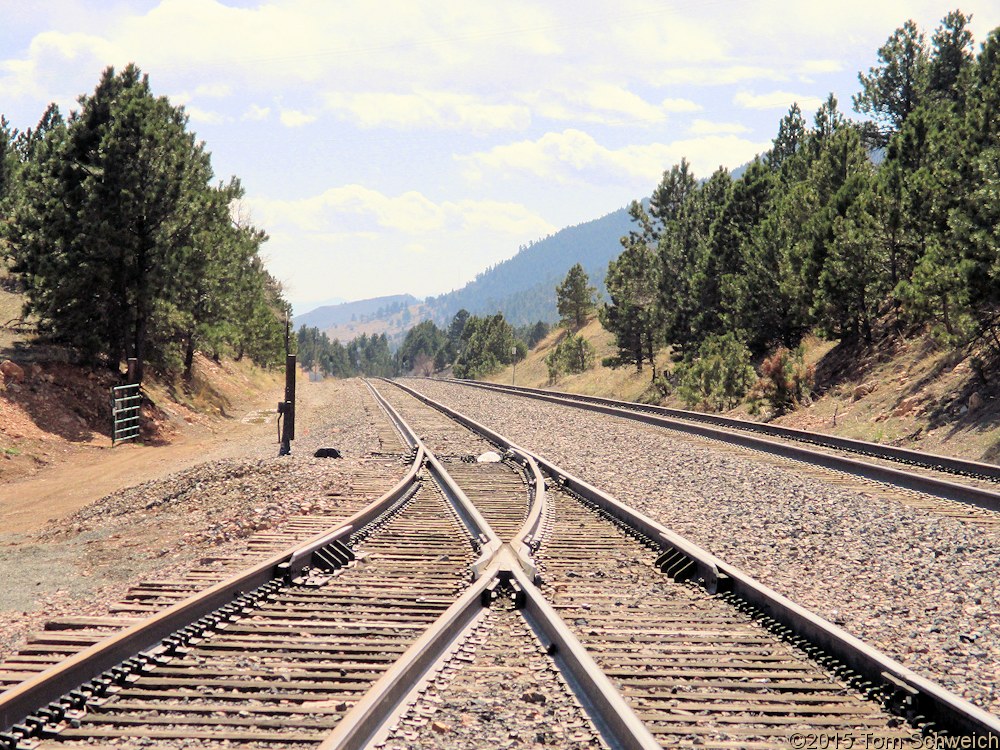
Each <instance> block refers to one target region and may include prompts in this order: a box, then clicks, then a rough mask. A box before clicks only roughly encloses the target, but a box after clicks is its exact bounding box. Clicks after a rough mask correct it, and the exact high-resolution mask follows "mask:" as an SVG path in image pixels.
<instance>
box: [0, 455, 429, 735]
mask: <svg viewBox="0 0 1000 750" xmlns="http://www.w3.org/2000/svg"><path fill="white" fill-rule="evenodd" d="M423 460H424V452H423V450H422V449H418V450H417V451H416V452H415V454H414V458H413V463H412V465H411V467H410V469H409V470H408V471H407V473H406V475H405V476H404V477H403V479H401V480H400V481H399V482H398V483H397V484H396V486H395V487H393V488H392V489H391V490H389V492H387V493H385V494H384V495H382V496H381V497H380V498H378V499H377V500H375V501H374V502H372V503H371V504H369V505H368V506H366V507H365V508H363V509H361V510H360V511H358V512H357V513H355V514H354V515H352V516H351V517H350V518H347V519H346V520H344V521H341V522H340V523H338V524H336V525H335V526H334V527H331V529H330V530H328V531H324V532H320V533H319V534H317V535H315V536H314V537H313V538H311V539H309V540H307V541H305V542H303V543H302V544H298V545H295V546H294V547H292V548H290V549H287V550H285V551H283V552H280V553H278V554H276V555H273V556H271V557H269V558H267V559H266V560H264V561H262V562H259V563H257V564H256V565H254V566H252V567H251V568H249V569H247V570H245V571H243V572H242V573H239V574H237V575H236V576H233V577H231V578H229V579H227V580H225V581H222V582H220V583H217V584H215V585H213V586H211V587H209V588H207V589H205V590H204V591H202V592H200V593H198V594H194V595H192V596H189V597H187V598H186V599H184V600H182V601H180V602H178V603H177V604H174V605H172V606H170V607H168V608H167V609H165V610H164V611H163V612H160V613H158V614H156V615H154V616H152V617H149V618H146V619H145V620H143V621H142V622H141V623H137V624H136V625H133V626H131V627H129V628H127V629H126V630H124V631H122V632H121V633H117V634H115V635H112V636H109V637H108V638H105V639H103V640H101V641H99V642H98V643H96V644H94V645H93V646H90V647H88V648H86V649H84V650H83V651H81V652H79V653H77V654H74V655H73V656H72V657H70V658H68V659H66V660H64V661H62V662H60V663H59V664H57V665H55V666H53V667H50V668H49V669H46V670H44V671H43V672H40V673H39V674H38V675H37V676H35V677H32V678H31V679H28V680H25V681H24V682H22V683H20V684H19V685H17V686H15V687H14V688H11V689H9V690H7V691H4V692H3V693H0V731H9V730H10V729H11V728H12V727H14V726H15V725H17V724H18V722H21V721H23V720H24V719H25V718H26V717H28V716H29V715H30V714H31V713H33V712H34V711H37V710H39V709H41V708H44V707H45V706H46V705H47V704H49V703H51V702H53V701H56V700H57V699H59V698H61V697H62V696H64V695H66V694H67V693H69V692H70V691H73V690H76V689H77V688H79V687H80V686H82V685H84V684H85V683H87V682H88V681H89V680H93V679H94V678H97V677H99V676H100V675H101V674H103V673H104V672H106V671H107V670H109V669H112V668H113V667H116V666H118V665H119V664H121V663H123V662H125V661H126V660H128V659H131V658H133V657H135V656H137V655H139V654H141V653H142V652H144V651H145V650H147V649H150V648H153V647H155V646H156V645H158V644H159V643H160V642H161V641H162V640H163V639H164V638H167V637H168V636H170V635H171V634H173V633H175V632H177V631H178V630H181V629H182V628H184V627H186V626H188V625H190V624H192V623H195V622H197V621H198V620H199V619H200V618H202V617H204V616H206V615H209V614H211V613H212V612H214V611H216V610H218V609H220V608H222V607H224V606H226V605H227V604H229V603H231V602H233V600H234V599H235V598H236V597H238V596H240V595H241V594H244V593H247V592H250V591H253V590H255V589H258V588H260V587H261V586H263V585H265V584H266V583H268V582H270V581H272V580H275V579H278V578H284V577H286V576H289V575H294V574H295V573H297V572H299V571H300V570H301V569H302V568H303V567H305V565H306V564H307V563H308V561H309V559H310V558H311V557H312V554H313V553H314V552H316V551H318V550H321V549H322V548H323V547H325V546H326V545H328V544H330V543H331V542H333V541H336V540H339V539H341V538H343V537H345V536H347V535H348V534H350V533H352V532H355V531H357V530H359V529H361V528H363V527H364V526H366V525H368V524H370V523H371V522H372V521H374V520H375V519H377V518H378V517H379V516H380V515H381V514H382V513H384V512H385V511H386V510H387V509H388V508H390V507H391V506H392V505H394V504H395V503H396V502H397V501H399V500H400V499H402V498H403V497H405V496H406V495H407V494H408V493H409V492H411V491H413V490H414V489H415V487H416V485H417V483H418V482H419V481H420V477H419V468H420V466H421V464H422V462H423Z"/></svg>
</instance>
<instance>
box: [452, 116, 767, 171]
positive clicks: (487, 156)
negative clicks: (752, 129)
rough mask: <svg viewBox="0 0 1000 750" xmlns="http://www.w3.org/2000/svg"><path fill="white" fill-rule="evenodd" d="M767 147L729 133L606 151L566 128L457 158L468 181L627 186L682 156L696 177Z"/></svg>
mask: <svg viewBox="0 0 1000 750" xmlns="http://www.w3.org/2000/svg"><path fill="white" fill-rule="evenodd" d="M768 147H770V142H754V141H750V140H747V139H745V138H739V137H737V136H736V135H732V134H729V135H705V136H702V137H699V138H687V139H681V140H675V141H672V142H670V143H650V144H637V145H629V146H624V147H622V148H617V149H611V148H607V147H605V146H602V145H601V144H600V143H598V142H597V141H596V140H595V139H594V138H593V137H592V136H590V135H589V134H587V133H585V132H583V131H580V130H575V129H568V130H564V131H562V132H561V133H554V132H550V133H546V134H545V135H543V136H542V137H541V138H539V139H537V140H534V141H529V140H525V141H519V142H517V143H511V144H506V145H503V146H497V147H495V148H493V149H491V150H489V151H483V152H479V153H475V154H470V155H467V156H461V157H458V159H459V161H460V162H461V163H462V164H463V165H464V166H465V169H466V176H467V177H468V178H469V179H472V180H482V179H484V178H485V177H486V176H487V175H489V176H495V175H500V176H507V177H510V176H514V175H515V174H517V173H527V174H532V175H535V176H537V177H539V178H542V179H546V180H553V181H556V182H560V183H568V182H575V181H580V180H615V181H619V182H624V183H632V182H635V181H636V180H642V181H645V182H648V181H655V180H656V179H658V178H659V176H660V175H661V174H662V172H663V170H664V169H665V168H667V167H669V166H670V165H671V164H675V163H677V162H679V161H680V160H681V159H682V158H686V159H687V160H688V161H689V162H690V163H691V165H692V166H693V167H694V169H695V171H696V172H697V173H699V174H710V173H711V172H712V171H714V170H715V169H716V168H717V167H718V166H720V165H722V166H725V167H727V168H735V167H737V166H739V165H741V164H743V163H745V162H747V161H749V160H750V159H752V158H753V157H754V156H755V155H756V154H758V153H761V152H763V151H764V150H766V149H767V148H768Z"/></svg>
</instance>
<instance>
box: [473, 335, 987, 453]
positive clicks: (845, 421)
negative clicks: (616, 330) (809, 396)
mask: <svg viewBox="0 0 1000 750" xmlns="http://www.w3.org/2000/svg"><path fill="white" fill-rule="evenodd" d="M581 333H582V334H583V336H584V337H586V338H587V339H588V340H589V341H590V342H591V343H592V344H593V345H594V348H595V349H596V351H597V361H598V365H597V366H596V367H595V368H594V369H592V370H589V371H587V372H585V373H581V374H579V375H566V376H563V377H562V378H560V379H559V381H558V382H556V383H555V384H549V382H548V370H547V368H546V366H545V361H544V360H545V357H546V356H547V355H548V353H549V352H550V351H551V349H552V348H553V347H554V346H555V345H556V343H557V342H558V340H559V338H560V337H561V336H562V335H564V331H563V330H562V329H557V330H555V331H553V332H552V333H551V334H549V336H548V337H547V338H546V339H544V340H543V341H542V342H541V343H540V344H539V345H538V346H537V347H536V348H535V349H534V350H532V351H531V352H530V353H529V354H528V357H527V359H526V360H525V361H524V362H521V363H519V364H518V365H517V370H516V382H517V384H518V385H525V386H532V387H538V388H546V387H551V388H555V389H557V390H563V391H570V392H574V393H583V394H593V395H601V396H609V397H612V398H620V399H626V400H636V399H637V398H639V396H641V395H642V394H643V392H644V391H646V389H647V387H648V386H649V382H650V372H649V369H648V368H646V369H644V371H643V372H642V373H641V374H639V373H636V372H635V369H634V368H621V369H618V370H611V369H608V368H605V367H602V366H601V365H600V361H601V359H602V358H603V357H606V356H609V355H611V354H613V353H614V343H613V339H612V337H611V334H609V333H608V332H607V331H605V330H604V329H603V328H602V327H601V325H600V324H599V323H598V322H597V321H596V320H592V321H591V322H590V323H589V324H588V325H587V326H585V327H584V328H583V329H582V331H581ZM668 360H669V358H668V357H667V356H666V353H665V352H661V353H660V355H659V356H658V358H657V361H658V365H659V366H660V367H663V366H664V365H666V364H667V362H668ZM806 360H807V362H809V363H811V364H815V365H816V368H817V372H818V379H819V383H818V385H819V390H821V391H822V395H820V396H819V397H817V398H816V400H815V401H814V402H813V403H811V404H809V405H807V406H803V407H800V408H799V409H797V410H796V411H794V412H792V413H790V414H787V415H785V416H783V417H781V418H779V419H777V420H775V421H776V423H779V424H786V425H789V426H792V427H799V428H801V429H807V430H815V431H819V432H826V433H832V434H836V435H844V436H847V437H853V438H860V439H862V440H870V441H873V442H878V443H892V444H895V445H902V446H904V447H908V448H915V449H917V450H923V451H927V452H931V453H943V454H948V455H955V456H961V457H964V458H972V459H978V460H985V461H989V462H993V463H996V462H1000V398H997V395H998V394H997V390H998V389H997V388H996V387H992V388H991V387H989V386H988V385H987V384H984V383H983V382H982V381H981V380H980V379H979V378H977V377H976V375H975V373H974V372H973V369H972V367H971V363H970V361H969V359H967V358H962V357H959V356H956V355H954V354H952V353H948V352H945V351H942V350H939V349H938V348H937V347H935V346H934V344H933V342H932V341H931V340H930V339H929V338H927V337H920V338H915V339H910V340H907V341H903V342H901V343H896V344H894V345H891V346H890V345H888V344H885V345H879V346H876V347H875V351H874V353H872V352H869V353H863V354H862V355H861V356H860V357H859V356H858V354H857V353H852V352H843V351H840V348H839V347H837V346H836V345H835V343H832V342H828V341H823V340H820V339H816V338H809V339H808V340H807V341H806ZM511 376H512V372H511V368H510V367H506V368H504V369H503V370H501V371H500V372H498V373H496V374H495V375H493V376H491V377H489V378H487V379H488V380H490V381H492V382H497V383H510V382H511ZM859 386H862V387H859ZM868 391H870V392H868ZM974 393H975V394H976V396H975V397H974V396H973V394H974ZM977 397H978V398H979V399H981V400H982V402H983V405H982V406H981V407H979V408H978V409H973V410H972V411H970V410H969V403H970V399H972V402H973V403H974V402H975V400H976V398H977ZM663 403H666V404H668V405H670V406H676V407H681V408H683V404H681V403H680V402H679V401H678V400H677V399H676V398H668V399H667V400H666V401H664V402H663ZM732 415H733V416H737V417H743V418H750V417H749V415H748V414H747V413H746V410H745V409H743V408H738V409H735V410H733V412H732Z"/></svg>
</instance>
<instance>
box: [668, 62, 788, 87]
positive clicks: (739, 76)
mask: <svg viewBox="0 0 1000 750" xmlns="http://www.w3.org/2000/svg"><path fill="white" fill-rule="evenodd" d="M649 78H650V80H651V81H652V82H653V83H655V84H656V85H658V86H676V85H684V86H731V85H733V84H737V83H742V82H744V81H757V80H767V81H785V80H787V79H788V74H787V73H786V72H784V71H782V70H778V69H777V68H768V67H764V66H760V65H742V64H719V63H718V62H715V63H708V64H705V65H699V66H697V67H692V66H677V67H671V68H664V69H662V70H658V71H656V72H654V73H651V74H650V76H649Z"/></svg>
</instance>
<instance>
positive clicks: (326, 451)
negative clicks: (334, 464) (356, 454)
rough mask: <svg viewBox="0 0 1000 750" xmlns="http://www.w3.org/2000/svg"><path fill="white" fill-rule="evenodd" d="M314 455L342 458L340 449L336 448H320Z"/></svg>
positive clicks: (317, 456)
mask: <svg viewBox="0 0 1000 750" xmlns="http://www.w3.org/2000/svg"><path fill="white" fill-rule="evenodd" d="M313 456H314V457H316V458H341V457H342V456H341V455H340V451H339V450H337V449H336V448H320V449H318V450H317V451H316V452H315V453H313Z"/></svg>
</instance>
